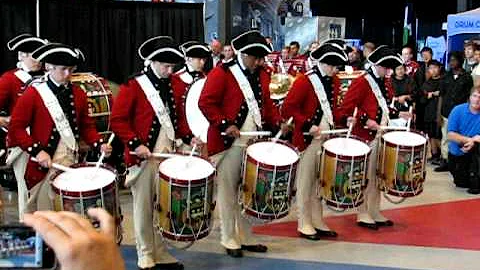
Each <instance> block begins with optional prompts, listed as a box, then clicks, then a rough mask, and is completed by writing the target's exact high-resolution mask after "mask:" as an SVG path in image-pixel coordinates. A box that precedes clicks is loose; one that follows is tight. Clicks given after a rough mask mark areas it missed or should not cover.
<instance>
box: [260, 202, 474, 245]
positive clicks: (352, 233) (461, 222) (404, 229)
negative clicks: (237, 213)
mask: <svg viewBox="0 0 480 270" xmlns="http://www.w3.org/2000/svg"><path fill="white" fill-rule="evenodd" d="M383 214H384V215H385V216H386V217H388V218H389V219H391V220H392V221H394V222H395V225H394V226H393V227H388V228H387V227H384V228H380V229H379V230H378V231H372V230H368V229H365V228H360V227H358V226H356V223H355V221H356V215H355V214H352V215H346V216H340V217H328V218H326V223H327V224H328V226H329V227H330V228H331V229H332V230H335V231H337V232H338V234H339V236H338V238H336V240H338V241H346V242H359V243H376V244H394V245H411V246H427V247H442V248H458V249H471V250H480V199H475V200H464V201H456V202H448V203H438V204H430V205H424V206H413V207H406V208H402V209H393V210H386V211H383ZM253 231H254V232H255V233H258V234H265V235H271V236H286V237H297V223H296V222H284V223H276V224H267V225H262V226H256V227H255V228H254V229H253ZM329 240H330V239H329Z"/></svg>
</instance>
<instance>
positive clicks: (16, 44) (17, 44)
mask: <svg viewBox="0 0 480 270" xmlns="http://www.w3.org/2000/svg"><path fill="white" fill-rule="evenodd" d="M29 41H38V42H40V43H43V45H45V44H47V42H48V41H47V40H44V39H41V38H38V37H29V38H26V39H22V40H20V41H19V42H17V43H15V45H13V46H10V42H9V43H8V44H7V47H8V49H9V50H10V51H13V50H15V49H16V48H17V47H18V46H20V45H22V44H23V43H26V42H29Z"/></svg>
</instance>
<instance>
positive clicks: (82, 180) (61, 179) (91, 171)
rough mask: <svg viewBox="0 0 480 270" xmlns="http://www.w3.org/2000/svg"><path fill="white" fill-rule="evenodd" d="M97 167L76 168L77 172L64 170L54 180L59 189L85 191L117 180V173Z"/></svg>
mask: <svg viewBox="0 0 480 270" xmlns="http://www.w3.org/2000/svg"><path fill="white" fill-rule="evenodd" d="M96 170H97V169H96V168H95V167H91V166H90V167H80V168H76V169H75V172H63V173H61V174H59V175H58V176H57V177H56V178H55V180H54V181H53V186H54V187H56V188H57V189H59V190H64V191H75V192H85V191H91V190H96V189H100V188H103V187H105V186H108V185H109V184H111V183H112V182H113V181H115V177H116V175H115V174H114V173H113V172H112V171H110V170H107V169H104V168H98V171H96Z"/></svg>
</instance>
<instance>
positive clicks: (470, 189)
mask: <svg viewBox="0 0 480 270" xmlns="http://www.w3.org/2000/svg"><path fill="white" fill-rule="evenodd" d="M467 192H468V193H470V194H474V195H477V194H480V189H478V188H469V189H468V190H467Z"/></svg>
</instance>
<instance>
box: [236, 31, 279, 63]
mask: <svg viewBox="0 0 480 270" xmlns="http://www.w3.org/2000/svg"><path fill="white" fill-rule="evenodd" d="M232 47H233V49H234V50H235V51H237V52H239V53H245V54H248V55H252V56H256V57H264V56H266V55H267V54H270V53H271V52H272V49H271V48H270V46H269V45H268V44H267V41H266V40H265V37H264V36H262V34H260V32H259V31H257V30H251V31H248V32H245V33H243V34H241V35H239V36H237V37H236V38H234V39H233V40H232Z"/></svg>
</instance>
